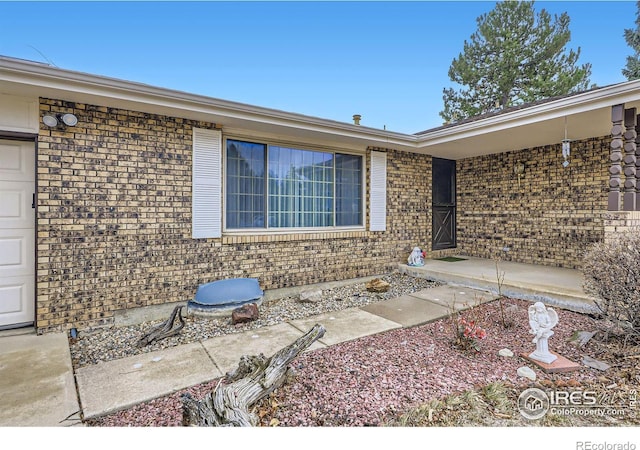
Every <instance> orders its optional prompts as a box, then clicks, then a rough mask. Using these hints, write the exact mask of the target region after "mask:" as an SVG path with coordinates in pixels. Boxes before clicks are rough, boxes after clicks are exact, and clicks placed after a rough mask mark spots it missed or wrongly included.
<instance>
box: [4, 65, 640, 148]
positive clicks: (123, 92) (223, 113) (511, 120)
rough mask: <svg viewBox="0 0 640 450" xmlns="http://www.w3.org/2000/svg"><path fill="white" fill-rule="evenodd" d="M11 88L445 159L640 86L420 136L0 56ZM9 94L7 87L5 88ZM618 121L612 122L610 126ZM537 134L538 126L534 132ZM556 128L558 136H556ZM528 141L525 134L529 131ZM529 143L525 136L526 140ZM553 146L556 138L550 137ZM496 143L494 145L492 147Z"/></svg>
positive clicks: (632, 97)
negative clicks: (466, 147)
mask: <svg viewBox="0 0 640 450" xmlns="http://www.w3.org/2000/svg"><path fill="white" fill-rule="evenodd" d="M3 86H5V87H6V86H9V88H11V89H15V90H16V91H18V92H22V93H31V94H33V95H38V96H47V95H51V96H54V95H55V96H57V97H54V98H61V99H64V100H70V101H77V102H84V103H89V102H92V101H95V102H97V103H96V104H99V105H103V106H111V107H119V108H130V109H134V110H139V111H145V112H150V113H160V114H167V115H176V116H179V117H184V118H187V119H194V120H204V121H209V122H213V123H216V124H218V125H220V126H222V128H223V129H225V128H227V129H232V130H247V131H250V130H253V129H255V130H256V131H260V132H263V133H266V132H270V133H272V134H274V135H280V136H290V137H291V138H293V139H295V138H300V137H303V136H306V137H307V138H309V139H319V140H321V141H327V142H330V141H332V142H336V143H339V142H345V143H348V144H350V145H353V146H379V147H388V148H396V149H399V150H405V151H411V152H418V153H427V154H433V155H434V156H444V157H446V156H447V154H448V152H449V153H450V152H451V149H452V148H455V147H456V145H458V146H459V147H460V146H462V145H463V144H464V145H467V144H469V143H470V140H474V138H478V137H480V138H481V139H480V140H481V141H483V142H485V147H486V148H483V149H477V148H476V149H474V150H473V152H475V154H486V153H492V152H496V151H504V148H501V147H500V146H499V145H498V144H495V145H494V144H492V143H491V142H492V141H493V139H492V138H491V136H495V141H496V142H499V141H500V139H503V138H504V137H505V136H509V137H510V138H511V141H512V142H510V144H511V145H516V146H517V145H522V147H521V148H527V147H528V145H526V142H525V141H522V142H520V141H518V140H517V139H515V140H513V139H512V135H513V134H514V132H515V130H516V129H518V132H520V131H522V130H524V129H526V127H531V126H535V127H537V128H536V132H537V133H538V134H539V132H540V126H544V123H546V122H549V123H551V122H552V121H554V120H557V119H564V118H565V117H568V116H580V114H585V113H591V112H593V111H594V110H599V114H600V115H599V116H598V118H599V121H600V122H602V120H601V119H602V117H604V116H603V111H604V110H605V109H610V108H611V106H613V105H616V104H620V103H625V104H629V103H631V104H634V106H635V104H638V105H639V107H640V80H636V81H629V82H624V83H619V84H615V85H612V86H607V87H603V88H600V89H595V90H592V91H588V92H584V93H581V94H577V95H573V96H570V97H565V98H562V99H558V100H554V101H550V102H546V103H542V104H539V105H534V106H531V107H528V108H523V109H520V110H515V111H511V112H508V113H503V114H497V115H495V116H492V117H487V118H484V119H479V120H476V121H472V122H468V123H463V124H460V125H455V126H451V127H446V128H436V129H434V130H432V131H427V132H425V133H422V134H419V135H414V134H405V133H397V132H393V131H387V130H380V129H376V128H369V127H366V126H361V125H354V124H350V123H346V122H338V121H334V120H328V119H321V118H317V117H312V116H306V115H302V114H296V113H290V112H285V111H280V110H276V109H269V108H263V107H258V106H252V105H248V104H243V103H238V102H232V101H227V100H221V99H216V98H212V97H206V96H202V95H196V94H191V93H187V92H182V91H177V90H171V89H166V88H160V87H155V86H150V85H147V84H142V83H136V82H131V81H125V80H120V79H115V78H109V77H103V76H97V75H91V74H86V73H82V72H76V71H70V70H65V69H59V68H55V67H51V66H48V65H45V64H40V63H34V62H29V61H23V60H17V59H14V58H6V57H0V91H1V90H2V88H3ZM5 89H6V88H5ZM541 124H542V125H541ZM610 126H611V123H610V121H609V123H607V124H606V127H607V128H610ZM532 129H533V128H532ZM556 131H557V130H555V128H554V132H556ZM523 136H525V137H526V133H523ZM523 139H524V138H523ZM549 139H550V140H551V141H552V142H555V140H557V139H556V138H555V135H554V137H553V138H551V137H549ZM492 145H493V147H492ZM471 153H472V152H471V150H469V151H466V150H464V149H462V150H458V151H456V152H454V153H451V157H454V159H457V158H460V157H465V156H471Z"/></svg>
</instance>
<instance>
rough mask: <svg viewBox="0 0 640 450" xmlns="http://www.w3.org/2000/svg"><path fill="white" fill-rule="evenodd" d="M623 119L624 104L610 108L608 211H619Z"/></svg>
mask: <svg viewBox="0 0 640 450" xmlns="http://www.w3.org/2000/svg"><path fill="white" fill-rule="evenodd" d="M623 119H624V104H620V105H614V106H612V107H611V122H613V127H612V128H611V154H610V156H609V159H610V160H611V166H610V167H609V201H608V210H609V211H620V186H621V183H620V175H621V173H622V166H621V164H620V163H621V161H622V146H623V143H622V134H623V128H622V121H623Z"/></svg>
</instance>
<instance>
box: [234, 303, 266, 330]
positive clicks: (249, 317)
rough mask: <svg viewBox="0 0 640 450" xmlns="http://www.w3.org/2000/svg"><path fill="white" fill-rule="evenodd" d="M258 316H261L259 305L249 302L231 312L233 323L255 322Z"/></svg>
mask: <svg viewBox="0 0 640 450" xmlns="http://www.w3.org/2000/svg"><path fill="white" fill-rule="evenodd" d="M258 317H260V313H259V312H258V305H256V304H255V303H249V304H246V305H243V306H241V307H240V308H236V309H234V310H233V312H232V313H231V323H232V324H234V325H235V324H238V323H245V322H253V321H254V320H257V319H258Z"/></svg>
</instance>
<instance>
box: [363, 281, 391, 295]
mask: <svg viewBox="0 0 640 450" xmlns="http://www.w3.org/2000/svg"><path fill="white" fill-rule="evenodd" d="M365 287H366V288H367V291H369V292H387V291H388V290H389V287H391V285H390V284H389V283H387V282H386V281H384V280H381V279H380V278H374V279H373V280H371V281H369V282H368V283H367V284H366V285H365Z"/></svg>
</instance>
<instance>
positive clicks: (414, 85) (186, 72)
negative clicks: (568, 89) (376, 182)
mask: <svg viewBox="0 0 640 450" xmlns="http://www.w3.org/2000/svg"><path fill="white" fill-rule="evenodd" d="M494 5H495V2H485V1H471V2H462V1H448V2H435V1H427V2H364V1H362V2H340V1H334V2H280V3H274V2H0V17H2V18H3V21H2V22H3V23H2V27H0V55H5V56H12V57H17V58H24V59H30V60H35V61H41V62H49V63H53V64H55V65H56V66H58V67H60V68H64V69H70V70H77V71H81V72H87V73H92V74H97V75H104V76H110V77H115V78H122V79H125V80H130V81H137V82H142V83H147V84H151V85H155V86H161V87H167V88H172V89H178V90H183V91H187V92H192V93H196V94H202V95H207V96H211V97H216V98H222V99H225V100H232V101H238V102H242V103H249V104H252V105H258V106H264V107H268V108H275V109H281V110H285V111H291V112H296V113H301V114H307V115H311V116H317V117H323V118H327V119H333V120H339V121H345V122H350V121H351V116H352V115H353V114H361V115H362V121H361V124H362V125H366V126H370V127H374V128H384V127H386V128H387V129H388V130H393V131H400V132H407V133H414V132H418V131H421V130H424V129H428V128H431V127H435V126H439V125H440V124H441V123H442V119H441V118H440V117H439V115H438V112H439V111H441V110H442V108H443V103H442V89H443V88H444V87H449V86H451V82H450V81H449V78H448V75H447V72H448V69H449V66H450V65H451V61H452V59H453V58H455V57H456V56H457V55H458V54H459V53H460V51H461V50H462V47H463V43H464V40H465V39H468V38H469V37H470V36H471V34H472V33H473V32H474V31H475V30H476V18H477V17H478V16H479V15H480V14H482V13H485V12H488V11H490V10H491V9H492V8H493V6H494ZM541 8H545V9H547V10H548V11H549V12H550V13H552V14H554V13H555V14H560V13H562V12H564V11H566V12H567V13H568V14H569V16H570V18H571V24H570V29H571V32H572V40H571V42H570V43H569V47H570V48H577V47H580V48H581V50H582V53H581V58H580V62H581V63H585V62H590V63H591V64H592V65H593V69H592V75H591V81H592V83H596V84H597V85H600V86H603V85H607V84H611V83H617V82H621V81H624V80H625V79H624V77H623V76H622V74H621V69H622V67H623V66H624V64H625V59H626V57H627V55H629V54H631V49H630V48H629V47H628V46H627V44H626V43H625V41H624V38H623V36H622V34H623V30H624V28H634V27H635V24H634V21H635V18H636V4H635V2H632V1H625V2H609V1H606V2H605V1H590V2H581V1H570V2H560V1H557V2H543V1H540V2H536V9H537V10H539V9H541Z"/></svg>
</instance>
